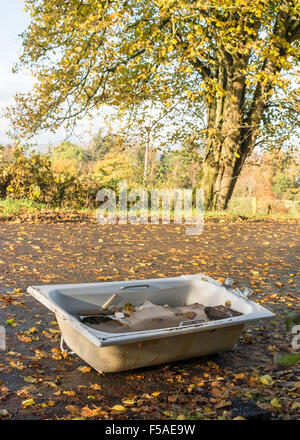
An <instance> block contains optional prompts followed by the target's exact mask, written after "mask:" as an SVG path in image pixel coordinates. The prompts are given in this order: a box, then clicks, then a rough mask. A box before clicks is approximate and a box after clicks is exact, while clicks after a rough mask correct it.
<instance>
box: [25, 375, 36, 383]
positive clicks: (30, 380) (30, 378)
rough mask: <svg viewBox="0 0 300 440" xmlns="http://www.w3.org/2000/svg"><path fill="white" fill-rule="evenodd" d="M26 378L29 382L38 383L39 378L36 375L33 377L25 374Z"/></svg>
mask: <svg viewBox="0 0 300 440" xmlns="http://www.w3.org/2000/svg"><path fill="white" fill-rule="evenodd" d="M24 380H25V382H27V383H36V382H37V379H36V378H35V377H32V376H25V377H24Z"/></svg>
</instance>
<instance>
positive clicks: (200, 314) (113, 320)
mask: <svg viewBox="0 0 300 440" xmlns="http://www.w3.org/2000/svg"><path fill="white" fill-rule="evenodd" d="M240 315H242V313H240V312H237V311H235V310H232V309H231V308H230V307H225V306H222V305H218V306H214V307H207V306H204V305H203V304H199V303H194V304H190V305H183V306H178V307H171V306H169V305H168V304H165V305H158V304H154V303H152V302H151V301H149V300H146V301H145V302H144V303H143V304H142V305H139V306H135V307H134V306H133V305H132V304H130V303H127V304H125V306H124V307H122V308H119V309H118V308H116V307H113V306H110V307H109V308H108V309H107V310H106V309H103V308H102V309H99V310H91V311H90V312H82V313H80V312H79V313H77V317H78V319H79V320H80V322H81V323H82V324H84V325H86V326H87V327H90V328H93V329H95V330H99V331H102V332H106V333H130V332H137V331H147V330H155V329H163V328H171V327H182V326H186V325H192V324H197V323H201V322H203V323H204V322H209V321H215V320H220V319H226V318H231V317H234V316H240Z"/></svg>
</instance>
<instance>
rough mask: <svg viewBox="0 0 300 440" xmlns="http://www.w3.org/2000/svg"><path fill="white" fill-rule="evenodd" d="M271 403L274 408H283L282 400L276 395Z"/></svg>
mask: <svg viewBox="0 0 300 440" xmlns="http://www.w3.org/2000/svg"><path fill="white" fill-rule="evenodd" d="M270 403H271V406H272V407H273V408H282V405H281V403H280V401H279V400H278V399H277V398H276V397H274V398H273V399H272V400H271V402H270Z"/></svg>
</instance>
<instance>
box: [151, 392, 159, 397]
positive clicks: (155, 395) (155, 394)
mask: <svg viewBox="0 0 300 440" xmlns="http://www.w3.org/2000/svg"><path fill="white" fill-rule="evenodd" d="M160 393H161V391H155V392H154V393H152V396H153V397H158V396H159V395H160Z"/></svg>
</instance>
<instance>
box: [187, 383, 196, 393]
mask: <svg viewBox="0 0 300 440" xmlns="http://www.w3.org/2000/svg"><path fill="white" fill-rule="evenodd" d="M195 386H196V385H195V384H194V383H192V384H190V385H189V386H188V388H187V390H188V392H189V393H191V392H192V391H193V389H194V388H195Z"/></svg>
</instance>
